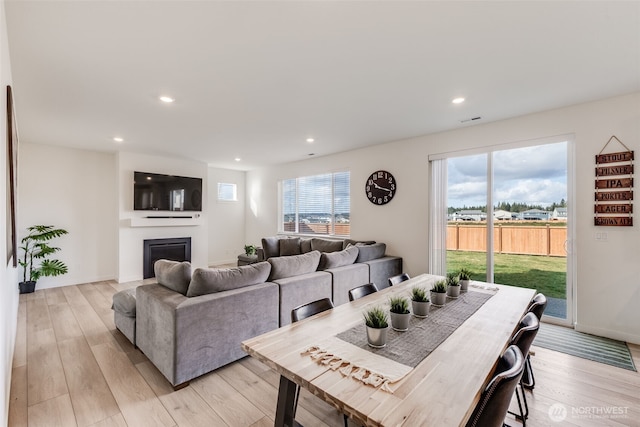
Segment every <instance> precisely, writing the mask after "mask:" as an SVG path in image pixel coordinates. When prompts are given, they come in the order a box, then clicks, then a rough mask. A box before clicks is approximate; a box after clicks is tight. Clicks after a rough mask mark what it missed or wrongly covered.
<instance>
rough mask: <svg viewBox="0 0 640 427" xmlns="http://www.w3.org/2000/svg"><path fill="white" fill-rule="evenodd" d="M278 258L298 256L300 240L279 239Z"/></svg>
mask: <svg viewBox="0 0 640 427" xmlns="http://www.w3.org/2000/svg"><path fill="white" fill-rule="evenodd" d="M279 243H280V256H289V255H300V254H301V253H302V252H300V238H299V237H292V238H289V239H280V242H279Z"/></svg>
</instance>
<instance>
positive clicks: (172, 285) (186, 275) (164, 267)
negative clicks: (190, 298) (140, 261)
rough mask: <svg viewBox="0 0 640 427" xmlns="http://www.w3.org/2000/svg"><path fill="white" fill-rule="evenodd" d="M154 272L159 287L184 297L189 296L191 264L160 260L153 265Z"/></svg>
mask: <svg viewBox="0 0 640 427" xmlns="http://www.w3.org/2000/svg"><path fill="white" fill-rule="evenodd" d="M153 271H154V272H155V274H156V280H157V282H158V284H159V285H162V286H164V287H165V288H169V289H171V290H172V291H176V292H178V293H181V294H182V295H186V294H187V288H188V287H189V282H190V281H191V263H189V262H188V261H182V262H178V261H169V260H167V259H159V260H158V261H156V262H155V264H153Z"/></svg>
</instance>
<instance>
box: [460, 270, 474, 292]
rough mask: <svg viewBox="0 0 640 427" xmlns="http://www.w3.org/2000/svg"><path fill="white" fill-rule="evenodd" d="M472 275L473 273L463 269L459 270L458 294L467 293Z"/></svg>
mask: <svg viewBox="0 0 640 427" xmlns="http://www.w3.org/2000/svg"><path fill="white" fill-rule="evenodd" d="M472 274H473V273H472V272H471V271H470V270H468V269H467V268H465V267H462V268H461V269H460V271H459V272H458V278H459V279H460V292H467V290H468V289H469V281H470V280H471V275H472Z"/></svg>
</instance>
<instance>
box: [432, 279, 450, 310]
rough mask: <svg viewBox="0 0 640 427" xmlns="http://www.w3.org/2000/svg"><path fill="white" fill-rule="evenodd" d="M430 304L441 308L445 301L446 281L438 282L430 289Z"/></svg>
mask: <svg viewBox="0 0 640 427" xmlns="http://www.w3.org/2000/svg"><path fill="white" fill-rule="evenodd" d="M430 292H431V304H433V305H435V306H436V307H442V306H443V305H444V303H445V302H446V301H447V281H446V280H438V281H437V282H436V283H434V284H433V286H432V287H431V291H430Z"/></svg>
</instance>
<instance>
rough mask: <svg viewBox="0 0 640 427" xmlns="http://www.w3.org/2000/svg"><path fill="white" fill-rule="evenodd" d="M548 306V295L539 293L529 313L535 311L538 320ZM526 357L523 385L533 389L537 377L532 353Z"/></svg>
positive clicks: (528, 310) (532, 300)
mask: <svg viewBox="0 0 640 427" xmlns="http://www.w3.org/2000/svg"><path fill="white" fill-rule="evenodd" d="M546 307H547V297H546V296H544V294H541V293H538V294H536V296H534V297H533V299H531V303H530V304H529V308H527V313H533V314H535V315H536V317H537V318H538V320H542V314H543V313H544V309H545V308H546ZM526 357H527V363H526V364H525V366H524V374H522V385H523V386H524V387H525V388H527V389H529V390H533V388H534V387H535V386H536V378H535V377H534V376H533V369H531V357H530V355H527V356H526Z"/></svg>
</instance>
